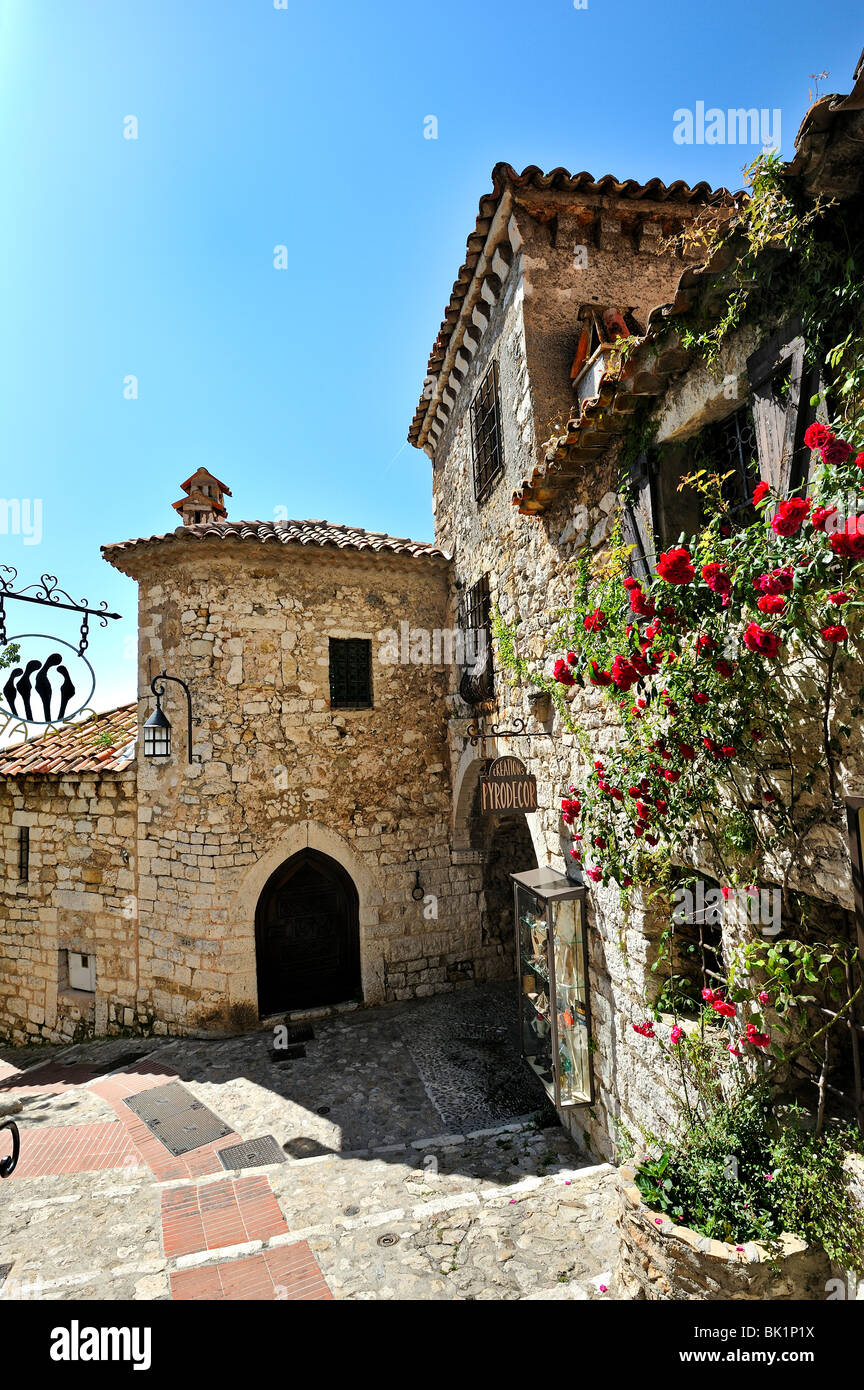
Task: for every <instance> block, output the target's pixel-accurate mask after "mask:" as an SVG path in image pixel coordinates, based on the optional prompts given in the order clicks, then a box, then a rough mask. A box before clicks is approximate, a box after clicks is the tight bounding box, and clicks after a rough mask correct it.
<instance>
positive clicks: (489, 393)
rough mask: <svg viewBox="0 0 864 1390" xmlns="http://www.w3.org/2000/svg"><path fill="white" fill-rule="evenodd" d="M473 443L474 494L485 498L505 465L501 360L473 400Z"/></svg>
mask: <svg viewBox="0 0 864 1390" xmlns="http://www.w3.org/2000/svg"><path fill="white" fill-rule="evenodd" d="M471 447H472V450H473V454H474V496H475V497H476V498H477V501H478V502H482V500H483V498H484V497H486V496H487V494H488V493H489V491H490V490H491V488H492V484H493V483H494V482H495V479H496V478H497V477H498V475H499V473H500V472H501V471H502V469H503V467H504V441H503V440H502V438H501V406H500V402H499V397H498V363H497V362H494V361H493V363H492V365H491V366H490V368H489V370H488V372H487V373H486V375H485V376H484V378H483V380H482V382H481V383H480V389H479V390H478V392H477V394H476V396H475V397H474V400H473V401H472V402H471Z"/></svg>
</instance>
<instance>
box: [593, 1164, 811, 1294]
mask: <svg viewBox="0 0 864 1390" xmlns="http://www.w3.org/2000/svg"><path fill="white" fill-rule="evenodd" d="M620 1176H621V1186H620V1211H619V1216H618V1229H619V1233H620V1237H621V1249H620V1256H619V1265H618V1271H617V1282H618V1286H619V1291H620V1294H621V1295H622V1296H623V1297H624V1298H629V1299H648V1300H660V1301H674V1300H683V1301H688V1300H697V1299H698V1300H700V1301H705V1300H708V1301H711V1300H715V1301H717V1300H723V1301H729V1300H732V1301H735V1300H739V1299H762V1300H767V1301H768V1302H773V1301H777V1300H781V1301H785V1300H794V1299H804V1300H807V1301H810V1302H813V1301H816V1300H818V1299H824V1298H826V1297H827V1293H826V1286H827V1284H828V1281H829V1279H830V1278H831V1265H830V1261H829V1259H828V1256H827V1255H826V1254H825V1252H824V1250H822V1249H821V1247H819V1246H815V1245H812V1246H811V1245H806V1244H805V1242H804V1241H803V1240H799V1239H798V1238H797V1237H796V1236H791V1235H783V1236H781V1237H780V1238H779V1241H778V1245H779V1246H780V1249H779V1250H778V1251H769V1250H767V1249H766V1248H765V1246H763V1245H759V1244H757V1243H756V1242H747V1244H745V1245H743V1246H736V1245H730V1244H726V1243H725V1242H723V1241H719V1240H711V1239H710V1238H709V1237H708V1236H702V1235H699V1233H698V1232H697V1231H693V1230H691V1229H690V1228H689V1227H688V1226H678V1225H676V1224H675V1223H674V1222H673V1221H670V1220H669V1219H668V1217H664V1216H661V1215H660V1214H659V1213H657V1212H655V1211H652V1210H651V1208H650V1207H648V1206H646V1205H645V1203H644V1202H643V1200H642V1196H641V1194H640V1192H639V1189H638V1187H636V1186H635V1184H634V1181H633V1180H634V1178H635V1176H636V1174H635V1171H634V1169H632V1168H622V1169H621V1170H620Z"/></svg>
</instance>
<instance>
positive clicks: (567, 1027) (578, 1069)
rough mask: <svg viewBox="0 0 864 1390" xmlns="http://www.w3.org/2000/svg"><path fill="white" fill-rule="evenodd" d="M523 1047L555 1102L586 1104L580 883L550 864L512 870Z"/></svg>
mask: <svg viewBox="0 0 864 1390" xmlns="http://www.w3.org/2000/svg"><path fill="white" fill-rule="evenodd" d="M511 877H512V879H513V885H514V893H515V906H516V958H517V976H518V981H519V1019H520V1028H521V1033H522V1055H523V1057H524V1058H525V1061H526V1062H527V1063H528V1066H529V1067H531V1069H532V1070H533V1071H534V1072H536V1074H537V1075H538V1076H539V1077H540V1080H541V1081H542V1082H543V1085H544V1086H545V1087H546V1090H547V1091H548V1093H549V1095H550V1097H551V1099H552V1100H553V1101H554V1103H555V1105H556V1106H557V1107H560V1108H564V1107H566V1106H568V1105H590V1104H591V1101H592V1099H593V1090H592V1086H593V1081H592V1074H591V1045H590V1039H591V1014H590V1010H589V1004H588V951H587V941H586V935H585V889H584V888H583V887H581V886H579V885H578V884H575V883H572V882H571V881H570V879H568V878H566V877H565V875H564V874H561V873H558V872H557V870H555V869H548V868H547V869H532V870H530V871H529V872H528V873H524V874H512V875H511Z"/></svg>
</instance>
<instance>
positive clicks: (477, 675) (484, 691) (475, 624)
mask: <svg viewBox="0 0 864 1390" xmlns="http://www.w3.org/2000/svg"><path fill="white" fill-rule="evenodd" d="M459 626H460V628H461V630H462V632H463V634H465V655H466V662H465V672H464V675H463V676H462V681H461V683H460V686H459V693H460V695H461V696H462V698H463V700H466V701H467V702H468V704H472V705H473V704H478V703H479V702H480V701H482V700H491V699H492V696H493V692H494V680H493V675H492V601H491V597H490V593H489V576H488V574H484V575H483V576H482V577H481V578H480V579H478V580H477V582H476V584H472V586H471V588H470V589H467V590H466V591H465V595H464V597H463V600H462V609H461V615H460V623H459Z"/></svg>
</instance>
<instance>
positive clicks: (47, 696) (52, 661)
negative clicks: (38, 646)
mask: <svg viewBox="0 0 864 1390" xmlns="http://www.w3.org/2000/svg"><path fill="white" fill-rule="evenodd" d="M62 660H63V658H62V657H61V655H60V653H59V652H52V653H51V655H50V656H49V657H47V658H46V659H45V661H43V663H42V670H41V671H40V672H39V674H38V676H37V677H36V679H35V681H34V682H33V689H34V690H35V691H36V694H37V695H38V696H39V699H40V700H41V701H42V708H43V710H44V711H45V723H46V724H50V722H51V696H52V694H53V691H52V689H51V682H50V681H49V679H48V672H49V670H50V669H51V667H52V666H58V667H59V665H60V662H61V661H62ZM59 717H60V718H61V719H62V718H63V716H62V714H61V715H60V716H59Z"/></svg>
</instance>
